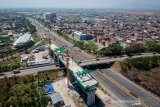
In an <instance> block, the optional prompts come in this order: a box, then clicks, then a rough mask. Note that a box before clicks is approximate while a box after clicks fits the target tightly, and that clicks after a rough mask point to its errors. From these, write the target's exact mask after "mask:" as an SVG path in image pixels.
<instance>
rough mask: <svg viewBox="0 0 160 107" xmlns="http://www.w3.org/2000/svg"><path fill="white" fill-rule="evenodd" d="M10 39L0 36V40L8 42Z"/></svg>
mask: <svg viewBox="0 0 160 107" xmlns="http://www.w3.org/2000/svg"><path fill="white" fill-rule="evenodd" d="M10 40H11V39H10V37H0V41H2V42H8V41H10Z"/></svg>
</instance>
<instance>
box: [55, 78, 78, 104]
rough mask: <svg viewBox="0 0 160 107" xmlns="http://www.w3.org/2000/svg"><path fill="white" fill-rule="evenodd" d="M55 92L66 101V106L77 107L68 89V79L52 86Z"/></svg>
mask: <svg viewBox="0 0 160 107" xmlns="http://www.w3.org/2000/svg"><path fill="white" fill-rule="evenodd" d="M52 85H53V87H54V89H55V91H56V92H59V93H60V94H61V96H62V98H63V100H64V103H65V105H71V107H77V106H76V105H75V103H74V102H73V100H72V97H71V96H70V95H69V93H68V92H69V89H68V87H67V79H66V78H63V79H61V80H60V81H57V82H55V83H53V84H52Z"/></svg>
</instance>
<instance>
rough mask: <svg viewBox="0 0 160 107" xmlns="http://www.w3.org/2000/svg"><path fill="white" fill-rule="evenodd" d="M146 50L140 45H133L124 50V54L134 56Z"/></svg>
mask: <svg viewBox="0 0 160 107" xmlns="http://www.w3.org/2000/svg"><path fill="white" fill-rule="evenodd" d="M146 51H147V48H146V47H145V46H143V45H140V44H133V45H131V46H129V47H127V48H125V52H126V54H134V53H142V52H146Z"/></svg>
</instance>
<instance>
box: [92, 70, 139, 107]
mask: <svg viewBox="0 0 160 107" xmlns="http://www.w3.org/2000/svg"><path fill="white" fill-rule="evenodd" d="M91 75H92V76H93V77H94V78H95V79H96V80H97V81H98V82H100V83H101V84H103V86H105V89H106V90H107V91H108V90H111V92H110V93H111V95H112V96H113V97H114V99H115V100H128V101H129V100H130V101H131V100H135V99H133V98H132V97H130V96H129V95H128V94H126V93H125V92H124V91H122V90H121V89H119V87H117V86H116V85H114V84H113V83H112V82H110V81H109V80H108V79H106V78H105V77H103V76H101V75H100V74H99V73H98V72H97V71H94V72H92V73H91ZM125 106H128V107H132V106H133V105H131V104H128V103H126V104H125ZM136 107H137V106H136Z"/></svg>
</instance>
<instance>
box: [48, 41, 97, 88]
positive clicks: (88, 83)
mask: <svg viewBox="0 0 160 107" xmlns="http://www.w3.org/2000/svg"><path fill="white" fill-rule="evenodd" d="M57 48H58V47H57V46H56V45H54V44H51V50H53V51H55V50H56V49H57ZM55 54H56V55H57V53H56V52H55ZM58 57H59V59H60V60H61V61H62V63H63V64H64V65H65V66H66V63H67V62H66V57H64V56H63V55H58ZM69 69H70V70H71V72H72V73H73V75H74V77H75V78H76V79H77V81H78V82H79V83H80V85H81V86H82V87H83V88H84V89H86V88H91V87H92V88H93V87H95V86H96V85H97V84H98V82H97V81H96V80H95V79H94V78H93V77H92V76H91V75H89V74H86V75H83V76H78V75H77V73H79V72H83V71H84V69H83V68H82V67H80V66H79V65H78V64H77V63H76V62H74V61H73V60H72V58H69Z"/></svg>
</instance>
